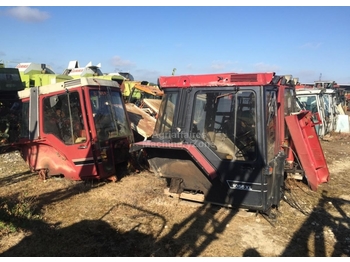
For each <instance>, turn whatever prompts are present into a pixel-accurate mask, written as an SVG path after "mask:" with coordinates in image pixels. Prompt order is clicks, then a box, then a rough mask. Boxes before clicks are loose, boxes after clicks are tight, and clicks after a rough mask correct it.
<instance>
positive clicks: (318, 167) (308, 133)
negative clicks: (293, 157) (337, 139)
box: [285, 111, 329, 191]
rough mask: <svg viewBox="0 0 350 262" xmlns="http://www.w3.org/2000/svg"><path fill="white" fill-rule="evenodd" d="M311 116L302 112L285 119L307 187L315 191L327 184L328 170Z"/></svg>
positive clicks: (307, 112)
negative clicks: (319, 186)
mask: <svg viewBox="0 0 350 262" xmlns="http://www.w3.org/2000/svg"><path fill="white" fill-rule="evenodd" d="M311 116H312V114H311V112H309V111H302V112H300V113H298V114H296V115H291V116H286V118H285V119H286V122H287V125H288V128H289V130H290V134H291V136H292V139H293V143H294V145H295V149H296V151H297V154H298V156H299V159H300V162H301V164H302V166H303V169H304V171H305V176H306V178H307V181H308V183H309V186H310V187H311V189H312V190H314V191H316V190H317V187H318V185H320V184H322V183H325V182H328V180H329V170H328V166H327V162H326V159H325V157H324V154H323V150H322V147H321V143H320V141H319V138H318V135H317V134H316V131H315V128H314V126H315V125H314V123H313V122H312V120H311Z"/></svg>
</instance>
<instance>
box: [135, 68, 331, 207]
mask: <svg viewBox="0 0 350 262" xmlns="http://www.w3.org/2000/svg"><path fill="white" fill-rule="evenodd" d="M158 81H159V83H158V86H160V87H161V88H162V90H163V91H164V96H163V99H162V103H161V105H160V110H159V114H158V119H157V122H156V126H155V130H154V133H153V136H152V138H151V139H150V140H147V141H142V142H137V143H135V144H133V145H132V148H131V151H132V152H137V151H139V152H142V153H143V154H144V155H145V156H146V158H147V160H148V164H149V166H150V168H151V170H152V171H153V172H155V173H156V174H157V175H159V176H161V177H163V178H165V179H166V180H167V182H168V183H167V187H168V192H169V193H170V194H177V195H178V196H179V197H180V198H183V199H189V200H193V201H199V202H210V203H214V204H218V205H223V206H229V207H234V206H237V207H245V208H248V209H253V210H258V211H263V212H268V211H269V210H271V208H272V207H277V206H278V205H279V202H280V200H281V197H282V196H283V192H284V182H285V179H286V178H287V177H288V176H289V175H295V176H296V177H297V176H300V177H302V178H305V180H306V181H307V182H308V183H309V185H310V187H311V188H312V189H313V190H316V189H317V187H318V185H319V184H321V183H323V182H327V181H328V179H329V171H328V167H327V163H326V161H325V158H324V155H323V151H322V148H321V145H320V142H319V140H318V136H317V134H316V133H315V129H314V123H313V122H312V119H311V117H312V115H311V113H310V112H309V111H306V110H301V108H300V107H299V106H298V102H297V99H296V96H295V87H294V85H295V83H294V81H293V80H292V79H290V77H286V76H278V75H276V74H275V73H249V74H248V73H246V74H237V73H222V74H207V75H183V76H164V77H160V78H159V80H158Z"/></svg>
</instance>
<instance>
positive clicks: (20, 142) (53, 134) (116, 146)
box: [7, 78, 133, 180]
mask: <svg viewBox="0 0 350 262" xmlns="http://www.w3.org/2000/svg"><path fill="white" fill-rule="evenodd" d="M18 96H19V102H20V107H21V108H20V109H19V111H18V116H19V119H20V120H19V126H20V128H19V129H20V133H19V134H18V137H17V138H16V139H14V140H13V141H15V142H13V143H12V144H8V145H7V146H8V147H11V146H12V147H17V148H19V149H20V151H21V153H22V156H23V158H24V159H25V160H26V162H27V163H28V165H29V166H30V168H31V170H32V171H34V172H38V173H39V174H40V176H41V177H42V178H44V179H46V178H47V177H50V176H56V175H60V176H64V177H66V178H68V179H71V180H87V179H105V178H108V179H112V180H115V179H116V175H117V173H116V166H117V165H118V164H121V163H125V162H127V161H128V160H129V147H130V144H131V143H132V142H133V134H132V131H131V127H130V122H129V119H128V117H127V114H126V110H125V105H124V103H123V99H122V94H121V90H120V87H119V84H118V83H117V82H115V81H111V80H104V79H98V78H81V79H75V80H68V81H65V82H60V83H55V84H50V85H46V86H40V87H32V88H27V89H24V90H22V91H19V92H18Z"/></svg>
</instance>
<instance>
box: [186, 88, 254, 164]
mask: <svg viewBox="0 0 350 262" xmlns="http://www.w3.org/2000/svg"><path fill="white" fill-rule="evenodd" d="M194 105H195V106H194V112H193V116H194V117H193V120H192V125H191V132H190V136H191V139H194V140H202V141H204V142H205V143H206V145H208V146H209V147H210V148H211V149H212V150H213V151H214V152H215V153H216V154H217V155H218V156H219V157H220V158H222V159H227V160H235V159H239V160H254V159H255V158H256V153H257V152H256V137H255V134H256V130H255V129H256V97H255V93H254V92H252V91H239V92H231V93H227V92H199V93H197V95H196V96H195V101H194Z"/></svg>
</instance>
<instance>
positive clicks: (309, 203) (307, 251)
mask: <svg viewBox="0 0 350 262" xmlns="http://www.w3.org/2000/svg"><path fill="white" fill-rule="evenodd" d="M321 145H322V147H323V150H324V154H325V157H326V159H327V164H328V168H329V171H330V181H329V182H328V183H325V184H322V185H321V186H319V188H318V190H317V192H313V191H311V190H310V189H309V188H308V186H307V185H305V184H304V183H302V182H301V181H295V180H289V181H288V185H289V186H290V187H291V191H290V192H286V196H285V197H286V198H285V200H283V201H281V205H280V207H279V209H278V212H277V214H278V216H277V218H276V219H271V218H267V217H265V216H264V215H262V214H256V213H255V212H248V211H246V210H237V209H229V208H224V207H218V206H211V205H207V204H198V203H192V202H188V201H184V200H178V199H176V198H171V197H169V196H167V195H165V194H164V187H165V181H164V180H162V179H160V178H158V177H155V175H154V174H152V173H150V172H147V171H142V172H140V173H133V174H130V175H128V176H125V177H123V178H122V179H121V180H120V181H117V182H110V183H102V182H99V183H97V182H95V183H84V182H74V181H69V180H66V179H62V178H51V179H49V180H47V181H46V182H45V183H44V182H43V181H42V180H39V179H38V176H37V175H35V174H32V173H30V171H29V169H28V167H27V166H26V164H25V163H24V162H23V160H22V159H21V157H20V155H19V153H18V152H12V153H7V154H2V155H0V256H3V257H4V256H5V257H22V256H55V257H57V256H110V257H111V256H119V257H125V256H131V257H135V256H136V257H153V256H154V257H194V256H200V257H243V256H263V257H287V256H303V257H348V256H349V255H350V217H349V214H350V191H349V188H350V179H349V176H350V173H349V170H350V135H346V134H332V135H331V136H330V137H329V138H328V139H327V140H322V141H321Z"/></svg>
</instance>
